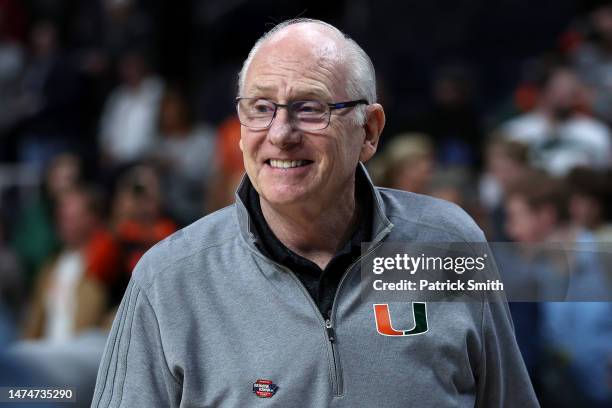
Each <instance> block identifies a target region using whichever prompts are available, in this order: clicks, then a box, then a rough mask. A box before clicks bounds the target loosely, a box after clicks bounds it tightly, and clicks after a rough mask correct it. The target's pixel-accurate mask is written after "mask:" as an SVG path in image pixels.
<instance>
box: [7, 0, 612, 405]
mask: <svg viewBox="0 0 612 408" xmlns="http://www.w3.org/2000/svg"><path fill="white" fill-rule="evenodd" d="M294 17H310V18H319V19H322V20H325V21H328V22H330V23H332V24H334V25H336V26H337V27H339V28H340V29H342V30H343V31H345V32H346V33H347V34H349V35H350V36H351V37H352V38H354V39H355V40H356V41H357V42H358V43H359V44H360V45H361V46H362V47H363V48H364V49H365V50H366V52H367V53H368V54H369V55H370V56H371V58H372V60H373V62H374V65H375V67H376V69H377V76H378V83H379V99H380V102H381V103H382V104H383V106H384V107H385V111H386V114H387V125H386V128H385V130H384V133H383V139H382V142H381V147H380V150H379V153H378V154H377V157H376V159H375V160H373V162H372V163H370V171H371V173H372V175H373V177H374V178H375V180H376V181H377V182H378V183H379V184H382V185H387V186H390V187H395V188H404V189H407V190H410V191H417V192H421V193H425V194H431V195H435V196H438V197H442V198H445V199H449V200H451V201H454V202H456V203H458V204H459V205H461V206H462V207H464V208H465V209H466V210H467V211H468V212H469V213H470V214H471V215H472V216H473V217H474V218H475V219H476V220H477V222H478V223H479V224H480V225H481V227H482V228H483V230H484V231H485V232H486V233H487V237H488V238H489V240H491V241H506V240H514V241H518V242H521V241H523V242H533V241H539V242H542V241H546V240H550V239H552V238H553V237H557V238H558V237H559V236H561V237H563V238H565V239H570V238H568V237H574V238H575V235H571V234H570V235H558V234H561V233H567V231H570V230H571V231H574V232H575V231H580V233H583V232H584V233H585V234H587V236H588V239H592V240H594V241H598V242H606V241H609V240H610V238H611V237H612V233H611V232H610V231H611V230H610V227H609V222H610V213H609V210H608V208H610V196H611V194H612V181H611V179H610V177H609V171H610V166H611V165H612V159H611V157H612V156H611V155H610V149H611V148H610V146H611V142H612V141H611V140H610V133H609V132H610V124H611V123H612V97H610V95H612V93H611V92H612V5H610V3H609V2H605V1H586V2H585V1H578V0H575V1H571V0H555V1H553V0H547V1H518V0H517V1H514V0H513V1H510V0H505V1H504V0H498V1H494V2H491V1H483V0H464V1H454V2H451V1H432V2H426V1H409V2H394V1H389V0H379V1H376V2H374V1H368V0H355V1H333V2H330V1H293V2H275V1H266V0H263V1H257V2H251V1H240V0H223V1H221V0H208V1H195V0H191V1H188V0H185V1H164V0H88V1H78V0H25V1H20V0H0V296H1V298H0V300H1V301H2V302H1V304H0V306H1V307H0V316H1V317H2V319H1V322H2V324H0V342H1V344H2V347H3V348H4V349H8V348H9V346H11V347H17V349H18V351H17V354H16V355H17V357H14V356H13V357H11V358H9V357H7V358H6V359H3V360H2V363H3V364H5V365H6V367H11V368H10V370H9V369H6V370H2V373H1V374H0V380H1V381H0V384H3V385H9V383H14V384H15V385H24V384H26V383H35V382H36V381H40V378H38V380H37V375H38V376H41V377H42V378H43V379H48V378H54V381H56V382H57V381H60V380H61V379H63V380H64V381H65V382H67V383H71V384H72V382H71V381H74V384H75V386H77V387H78V389H79V390H81V392H82V394H81V395H84V396H85V397H86V396H87V395H88V393H91V387H92V383H91V381H92V380H91V377H92V376H95V366H96V364H97V358H99V355H100V353H101V344H103V339H104V328H106V327H108V324H109V322H110V321H111V319H112V313H113V310H114V307H116V304H117V302H118V301H119V299H120V298H121V294H122V291H123V289H124V288H125V284H126V282H127V280H128V279H129V274H130V271H131V268H132V267H133V265H134V264H135V263H136V262H137V260H138V258H139V256H140V255H141V254H142V253H143V252H144V251H146V249H147V248H149V247H150V246H151V245H153V244H154V243H155V242H157V241H158V240H160V239H162V238H163V237H165V236H167V235H168V234H170V233H172V231H174V230H176V229H177V228H180V227H182V226H184V225H186V224H188V223H189V222H191V221H193V220H195V219H197V218H198V217H200V216H202V215H204V214H206V213H208V212H211V211H213V210H215V209H218V208H221V207H223V206H225V205H227V204H228V203H230V202H231V201H232V195H233V191H234V188H235V185H236V182H237V180H239V178H240V176H241V174H242V172H243V168H242V162H241V160H242V159H241V155H240V151H239V150H238V149H237V139H238V137H239V123H237V119H236V117H235V105H234V97H235V96H236V75H237V72H238V70H239V69H240V67H241V64H242V62H243V60H244V58H245V57H246V55H247V53H248V51H249V49H250V47H251V46H252V45H253V43H254V42H255V40H256V39H257V38H258V37H259V36H260V35H262V34H263V33H264V32H265V31H266V30H268V29H269V28H271V27H272V25H273V24H275V23H277V22H280V21H282V20H284V19H287V18H294ZM529 115H532V116H529ZM533 115H536V116H537V115H540V116H541V117H538V120H539V121H538V120H534V119H533ZM550 118H553V119H550ZM547 120H552V121H554V123H555V125H554V126H548V127H547V126H546V125H542V123H543V122H544V123H546V121H547ZM555 137H556V138H557V139H555ZM565 137H567V138H568V139H571V141H570V142H568V141H566V140H565V139H564V138H565ZM549 138H551V139H555V140H561V141H562V142H560V143H559V144H556V145H552V146H551V145H545V146H543V144H545V143H543V142H542V140H548V139H549ZM566 142H567V143H566ZM511 196H514V197H517V196H518V197H520V198H521V197H522V198H523V201H522V203H527V205H526V206H525V205H524V206H522V207H521V205H520V203H519V204H517V203H516V202H515V205H514V206H513V207H512V209H509V208H508V205H510V203H509V201H510V197H511ZM508 212H510V214H508ZM543 219H545V220H544V221H542V220H543ZM525 224H528V225H527V226H525ZM567 234H569V233H567ZM572 239H573V238H572ZM74 256H77V257H78V262H79V263H78V265H80V267H82V268H83V269H84V270H83V271H82V274H81V275H79V276H80V278H79V279H80V281H79V282H80V283H79V285H80V286H78V288H77V289H75V287H74V286H70V283H64V286H62V285H61V284H60V285H54V283H53V279H54V278H53V276H54V270H56V269H58V268H68V269H70V265H71V262H73V261H74ZM71 257H72V258H71ZM66 265H68V266H66ZM609 278H610V277H609V276H608V277H607V279H609ZM608 282H609V280H608ZM73 283H74V282H73ZM62 290H67V292H61V291H62ZM54 291H55V292H54ZM66 294H67V295H66ZM50 296H51V297H52V296H56V297H62V296H70V297H73V298H74V299H70V300H69V301H68V302H65V301H59V302H56V303H53V302H49V301H48V299H49V297H50ZM83 298H87V299H88V300H87V301H83ZM92 299H93V300H92ZM45 302H47V303H45ZM75 305H76V306H75ZM70 307H72V308H74V307H76V308H77V309H78V310H80V311H83V313H80V314H83V316H80V314H79V317H77V320H78V319H80V320H79V321H78V324H75V325H74V328H78V332H77V333H76V334H75V333H74V328H73V329H70V328H69V327H71V326H70V324H68V326H66V323H65V322H63V323H62V318H65V317H66V313H67V312H66V309H65V308H70ZM530 307H534V306H533V305H532V306H529V305H521V306H518V307H516V306H515V307H514V309H513V313H514V316H515V324H516V325H517V335H518V336H521V339H519V343H520V344H521V348H522V351H523V353H524V356H525V358H526V361H527V364H528V367H529V369H530V373H531V375H532V379H533V380H534V383H535V385H536V387H537V391H538V393H539V396H540V398H541V399H542V403H543V406H556V407H557V406H574V407H576V406H596V404H598V403H600V404H602V405H601V406H604V405H603V404H606V403H609V402H610V401H612V400H611V399H610V398H611V396H612V355H608V356H607V357H608V360H609V362H608V369H607V370H608V371H607V373H606V374H604V375H606V376H607V380H606V381H608V384H609V387H608V390H607V395H605V393H604V394H602V393H601V390H598V391H593V392H591V391H589V390H585V389H583V388H581V387H582V385H580V384H581V382H580V381H577V382H574V381H572V379H573V378H574V379H575V378H576V377H581V376H584V375H585V374H584V373H579V372H572V369H571V365H568V364H566V361H565V360H564V359H565V356H562V357H559V356H553V357H551V356H550V355H548V354H547V352H546V344H543V342H541V341H539V340H538V336H536V335H534V333H537V332H538V330H539V328H538V323H537V321H534V320H530V319H526V318H525V317H529V316H533V315H534V313H536V312H537V308H535V309H531V308H530ZM62 308H64V309H62ZM52 310H53V311H55V312H57V313H58V315H59V316H60V318H55V319H50V318H49V317H48V313H49V312H50V311H52ZM46 314H47V315H46ZM68 314H69V313H68ZM536 314H537V313H536ZM73 317H74V316H73ZM50 320H53V322H54V323H49V322H50ZM99 327H102V328H103V329H101V331H96V330H92V329H96V328H99ZM599 329H600V328H598V327H595V328H594V330H593V331H592V332H587V333H583V336H586V337H587V338H589V336H591V337H593V338H594V337H597V336H603V339H604V340H605V341H608V342H610V343H612V331H611V330H612V329H610V328H608V329H607V331H605V330H603V328H601V329H602V330H599ZM88 336H89V337H88ZM26 338H27V339H37V340H36V341H35V342H24V339H26ZM41 339H43V340H41ZM573 351H574V352H578V350H573ZM19 353H21V354H19ZM33 356H34V357H33ZM568 358H569V357H568ZM79 362H80V363H79ZM58 367H61V368H60V369H59V370H60V371H62V373H61V375H60V374H58V372H57V371H58ZM559 372H563V373H567V376H565V375H557V374H558V373H559ZM92 373H93V374H92ZM58 378H59V379H58ZM49 381H50V380H49ZM576 384H579V385H576ZM585 387H588V384H587V385H585ZM551 390H557V391H551ZM82 402H83V401H82ZM564 404H565V405H564ZM84 406H87V404H86V403H84Z"/></svg>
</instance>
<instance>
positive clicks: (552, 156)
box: [501, 65, 612, 176]
mask: <svg viewBox="0 0 612 408" xmlns="http://www.w3.org/2000/svg"><path fill="white" fill-rule="evenodd" d="M542 82H543V84H542V89H541V94H540V96H539V99H538V104H537V106H536V108H535V109H534V110H533V111H532V112H529V113H526V114H523V115H521V116H519V117H517V118H514V119H511V120H510V121H508V122H506V123H504V124H503V125H502V127H501V131H502V133H504V134H506V135H507V136H508V137H509V138H510V139H511V140H517V141H520V142H522V143H525V144H526V145H528V146H529V154H530V159H531V162H532V164H534V165H535V166H536V167H539V168H542V169H544V170H546V171H548V172H549V173H551V174H554V175H557V176H563V175H565V174H567V173H568V172H569V171H570V170H571V169H572V168H573V167H575V166H578V165H584V166H589V167H592V168H597V169H602V168H607V167H609V166H610V160H611V157H612V155H611V149H612V147H611V142H610V132H609V130H608V129H607V127H606V125H605V124H604V123H602V122H600V121H598V120H596V119H593V118H591V117H588V116H586V115H585V114H583V113H581V112H580V111H579V109H578V108H580V103H581V100H582V99H581V92H582V91H583V89H582V85H581V83H580V81H579V80H578V78H577V76H576V74H575V72H574V71H573V70H572V69H571V68H569V67H566V66H560V65H557V66H554V67H552V68H551V69H550V70H549V72H547V74H546V75H545V78H544V80H543V81H542Z"/></svg>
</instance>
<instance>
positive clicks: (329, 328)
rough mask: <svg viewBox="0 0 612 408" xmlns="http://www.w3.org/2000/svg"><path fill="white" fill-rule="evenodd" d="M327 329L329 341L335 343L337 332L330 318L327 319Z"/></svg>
mask: <svg viewBox="0 0 612 408" xmlns="http://www.w3.org/2000/svg"><path fill="white" fill-rule="evenodd" d="M325 330H326V331H327V338H328V339H329V341H330V342H331V343H335V342H336V332H335V331H334V328H333V326H332V324H331V320H330V319H327V320H326V321H325Z"/></svg>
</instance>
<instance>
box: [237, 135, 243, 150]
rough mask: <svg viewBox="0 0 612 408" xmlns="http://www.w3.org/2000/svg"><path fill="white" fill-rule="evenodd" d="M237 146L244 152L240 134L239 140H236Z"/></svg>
mask: <svg viewBox="0 0 612 408" xmlns="http://www.w3.org/2000/svg"><path fill="white" fill-rule="evenodd" d="M238 146H239V147H240V151H241V152H244V148H243V147H242V135H241V136H240V141H238Z"/></svg>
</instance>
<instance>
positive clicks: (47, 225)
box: [11, 153, 82, 284]
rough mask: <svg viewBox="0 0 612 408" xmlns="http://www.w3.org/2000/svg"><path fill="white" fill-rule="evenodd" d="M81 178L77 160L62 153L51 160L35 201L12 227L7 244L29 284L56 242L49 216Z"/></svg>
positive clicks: (54, 248) (79, 164)
mask: <svg viewBox="0 0 612 408" xmlns="http://www.w3.org/2000/svg"><path fill="white" fill-rule="evenodd" d="M81 178H82V166H81V161H80V160H79V158H78V157H76V156H74V155H73V154H69V153H65V154H60V155H58V156H56V157H54V158H53V159H52V161H51V163H50V165H49V167H48V169H47V171H46V172H45V182H44V185H43V186H42V189H41V190H42V191H41V194H40V196H39V197H38V199H37V200H33V201H31V202H29V203H25V204H24V206H23V208H22V211H21V214H20V215H19V217H18V220H17V223H16V225H15V227H14V230H15V231H14V234H13V236H12V239H11V245H12V247H13V248H14V249H15V251H16V252H17V254H18V255H19V258H20V261H21V263H22V266H23V267H24V269H25V272H26V281H27V283H28V284H31V283H32V282H33V281H34V279H35V277H36V273H37V272H38V271H40V270H41V268H42V266H43V264H44V263H45V262H46V261H47V260H48V258H49V257H50V256H51V255H52V253H54V252H55V251H57V250H58V249H59V246H60V243H59V239H58V237H57V234H56V231H55V226H54V225H53V214H54V211H55V207H56V204H57V202H58V201H59V200H60V199H61V197H62V195H63V194H64V193H65V192H67V191H70V190H72V189H73V188H74V187H75V186H76V185H77V184H78V183H79V182H80V181H81Z"/></svg>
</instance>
